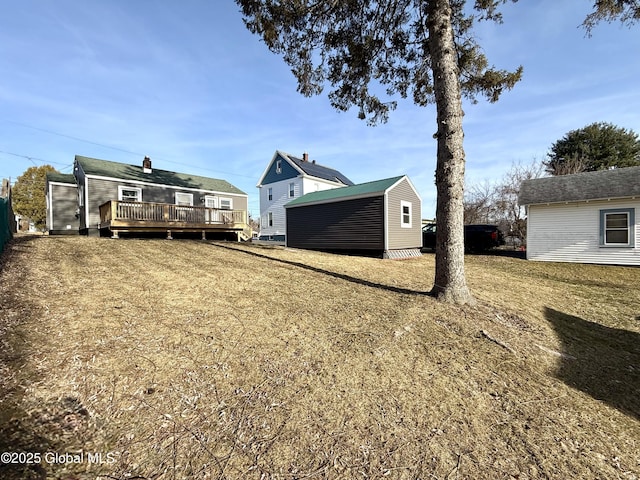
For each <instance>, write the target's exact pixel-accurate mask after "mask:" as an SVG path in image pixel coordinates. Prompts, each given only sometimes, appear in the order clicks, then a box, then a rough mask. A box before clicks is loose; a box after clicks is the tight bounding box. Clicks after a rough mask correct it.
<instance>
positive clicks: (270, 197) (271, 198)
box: [267, 187, 273, 201]
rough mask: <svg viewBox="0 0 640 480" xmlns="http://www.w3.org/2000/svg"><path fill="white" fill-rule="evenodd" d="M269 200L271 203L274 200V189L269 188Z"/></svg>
mask: <svg viewBox="0 0 640 480" xmlns="http://www.w3.org/2000/svg"><path fill="white" fill-rule="evenodd" d="M267 198H268V199H269V201H271V200H273V188H271V187H269V189H268V190H267Z"/></svg>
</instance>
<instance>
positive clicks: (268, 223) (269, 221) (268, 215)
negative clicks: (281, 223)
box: [267, 212, 273, 227]
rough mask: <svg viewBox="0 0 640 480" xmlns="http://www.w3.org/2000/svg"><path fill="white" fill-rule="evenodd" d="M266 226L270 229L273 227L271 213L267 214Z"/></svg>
mask: <svg viewBox="0 0 640 480" xmlns="http://www.w3.org/2000/svg"><path fill="white" fill-rule="evenodd" d="M267 225H269V226H270V227H273V213H272V212H269V213H267Z"/></svg>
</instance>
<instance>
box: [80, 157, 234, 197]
mask: <svg viewBox="0 0 640 480" xmlns="http://www.w3.org/2000/svg"><path fill="white" fill-rule="evenodd" d="M76 162H78V163H79V164H80V165H81V166H82V170H83V171H84V173H85V174H86V175H97V176H101V177H110V178H117V179H120V180H134V181H138V182H148V183H156V184H159V185H170V186H173V187H182V188H194V189H197V190H208V191H213V192H224V193H236V194H240V195H246V193H244V192H243V191H242V190H240V189H239V188H236V187H234V186H233V185H231V184H230V183H229V182H227V181H226V180H220V179H217V178H209V177H200V176H198V175H189V174H187V173H176V172H170V171H168V170H160V169H157V168H152V169H151V173H144V171H143V170H142V161H141V162H140V165H128V164H126V163H118V162H110V161H108V160H99V159H97V158H89V157H83V156H80V155H76Z"/></svg>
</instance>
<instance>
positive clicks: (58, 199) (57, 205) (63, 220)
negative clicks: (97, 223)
mask: <svg viewBox="0 0 640 480" xmlns="http://www.w3.org/2000/svg"><path fill="white" fill-rule="evenodd" d="M49 204H50V212H49V215H48V216H47V218H49V225H48V229H49V232H50V233H76V234H77V233H78V230H79V225H80V224H79V221H78V217H76V209H77V208H78V188H77V187H76V186H75V185H71V184H60V183H49ZM67 227H68V228H67Z"/></svg>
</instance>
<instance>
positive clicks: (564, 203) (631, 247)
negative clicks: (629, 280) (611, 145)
mask: <svg viewBox="0 0 640 480" xmlns="http://www.w3.org/2000/svg"><path fill="white" fill-rule="evenodd" d="M518 201H519V203H520V205H524V206H525V207H526V208H527V259H529V260H539V261H552V262H578V263H602V264H614V265H640V226H639V225H640V167H629V168H617V169H613V170H603V171H597V172H586V173H578V174H574V175H562V176H555V177H544V178H537V179H533V180H525V181H524V182H522V185H521V186H520V194H519V197H518Z"/></svg>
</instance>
